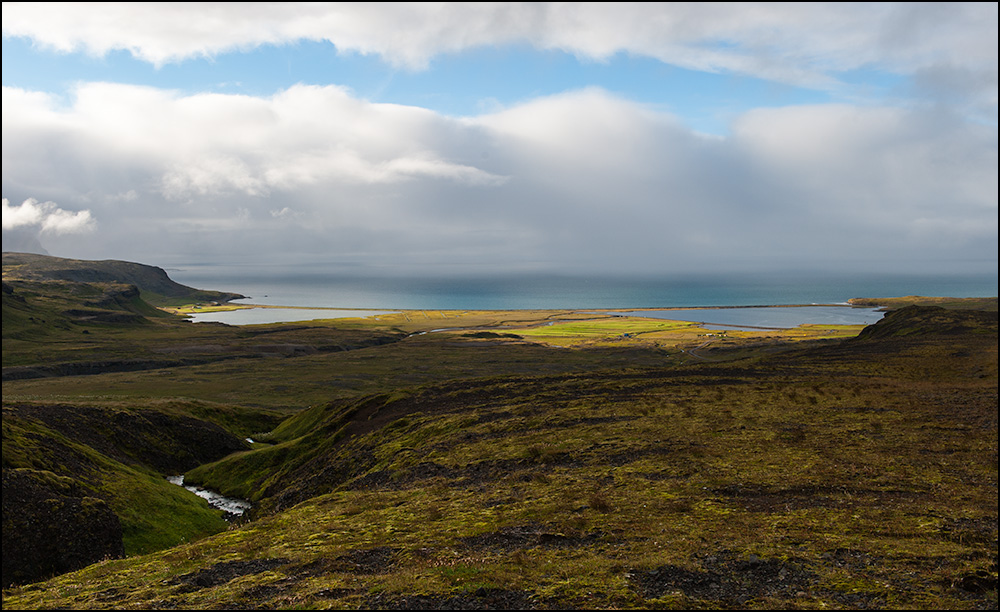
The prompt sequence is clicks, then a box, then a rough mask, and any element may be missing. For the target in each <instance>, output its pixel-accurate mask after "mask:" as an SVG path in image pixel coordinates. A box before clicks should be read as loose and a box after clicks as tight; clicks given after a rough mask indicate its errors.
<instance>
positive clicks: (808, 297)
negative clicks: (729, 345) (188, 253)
mask: <svg viewBox="0 0 1000 612" xmlns="http://www.w3.org/2000/svg"><path fill="white" fill-rule="evenodd" d="M165 269H166V270H167V273H168V275H169V276H170V278H171V279H173V280H175V281H176V282H179V283H181V284H184V285H188V286H191V287H195V288H198V289H206V290H214V291H228V292H233V293H239V294H241V295H244V296H247V299H244V300H238V301H237V302H236V303H240V304H250V305H272V306H293V307H309V308H361V309H379V310H385V309H399V310H419V309H434V310H531V309H581V308H607V309H623V308H625V309H641V308H696V307H725V306H729V307H732V306H787V305H811V304H816V305H818V304H845V303H847V301H848V300H849V299H851V298H885V297H904V296H908V295H921V296H931V297H995V296H996V295H997V276H996V275H995V274H967V275H944V274H891V273H857V274H842V273H803V272H788V273H761V272H757V273H740V274H735V273H726V274H720V273H712V274H709V273H706V274H672V275H660V276H655V275H647V276H626V275H621V276H613V275H608V274H599V275H593V276H583V275H560V274H547V273H519V274H486V275H480V276H472V275H453V276H426V277H421V276H418V275H413V274H410V275H405V276H404V275H372V276H362V275H360V274H357V273H345V272H343V271H341V270H328V269H325V268H323V267H322V266H319V265H315V266H293V265H269V266H247V265H229V264H200V263H198V264H180V265H177V264H175V265H173V266H167V267H165Z"/></svg>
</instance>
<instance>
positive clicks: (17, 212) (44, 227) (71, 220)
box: [3, 198, 96, 234]
mask: <svg viewBox="0 0 1000 612" xmlns="http://www.w3.org/2000/svg"><path fill="white" fill-rule="evenodd" d="M95 226H96V222H95V221H94V218H93V216H92V215H91V214H90V211H89V210H81V211H77V212H70V211H68V210H63V209H61V208H59V206H58V205H56V203H55V202H38V201H37V200H35V199H33V198H28V199H27V200H25V201H24V202H22V203H21V204H20V205H19V206H11V205H10V202H9V201H8V200H7V198H3V229H4V230H5V231H6V230H16V229H23V228H31V227H36V228H38V230H39V231H40V232H42V233H50V234H78V233H82V232H89V231H92V230H94V229H95Z"/></svg>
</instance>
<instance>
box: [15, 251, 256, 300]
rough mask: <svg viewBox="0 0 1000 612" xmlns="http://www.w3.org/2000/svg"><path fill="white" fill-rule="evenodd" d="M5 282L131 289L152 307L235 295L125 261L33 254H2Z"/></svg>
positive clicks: (234, 294) (226, 297)
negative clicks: (184, 282) (198, 286)
mask: <svg viewBox="0 0 1000 612" xmlns="http://www.w3.org/2000/svg"><path fill="white" fill-rule="evenodd" d="M3 278H4V281H8V282H9V281H13V280H21V281H63V282H70V283H88V284H90V283H98V284H101V283H112V284H119V285H122V284H124V285H134V286H135V287H136V288H137V289H138V290H139V296H141V297H142V299H143V300H145V301H146V302H148V303H150V304H153V305H154V306H174V305H181V304H190V303H194V302H212V301H216V302H226V301H229V300H234V299H237V298H241V297H243V296H242V295H239V294H236V293H227V292H221V291H204V290H201V289H194V288H191V287H187V286H185V285H181V284H180V283H176V282H174V281H172V280H170V277H168V276H167V273H166V272H165V271H164V270H163V269H162V268H157V267H155V266H147V265H144V264H139V263H133V262H128V261H115V260H106V261H84V260H79V259H64V258H61V257H52V256H49V255H37V254H34V253H9V252H4V253H3Z"/></svg>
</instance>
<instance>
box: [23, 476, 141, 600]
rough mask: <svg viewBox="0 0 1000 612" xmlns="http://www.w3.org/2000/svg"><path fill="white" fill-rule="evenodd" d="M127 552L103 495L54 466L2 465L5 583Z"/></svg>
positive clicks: (44, 575)
mask: <svg viewBox="0 0 1000 612" xmlns="http://www.w3.org/2000/svg"><path fill="white" fill-rule="evenodd" d="M124 556H125V547H124V545H123V543H122V526H121V522H120V521H119V519H118V516H117V515H116V514H115V513H114V512H112V510H111V508H110V507H109V506H108V504H107V503H106V502H105V501H104V500H103V499H99V498H96V497H91V496H89V495H88V491H87V490H86V489H85V488H84V486H83V485H82V484H80V483H79V482H77V481H75V480H73V479H71V478H68V477H65V476H57V475H55V474H53V473H52V472H47V471H41V470H32V469H26V468H22V469H7V468H5V469H4V470H3V587H4V588H7V587H9V586H11V585H15V584H25V583H28V582H35V581H37V580H42V579H44V578H48V577H49V576H53V575H56V574H62V573H65V572H71V571H73V570H77V569H80V568H82V567H85V566H87V565H90V564H91V563H95V562H97V561H101V560H103V559H113V558H119V557H124Z"/></svg>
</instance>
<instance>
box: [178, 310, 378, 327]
mask: <svg viewBox="0 0 1000 612" xmlns="http://www.w3.org/2000/svg"><path fill="white" fill-rule="evenodd" d="M393 312H397V311H392V310H354V309H342V308H241V309H239V310H217V311H213V312H198V313H194V314H192V315H191V319H190V320H191V321H192V322H194V323H225V324H226V325H262V324H265V323H295V322H297V321H313V320H316V319H347V318H353V317H377V316H379V315H384V314H391V313H393Z"/></svg>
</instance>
